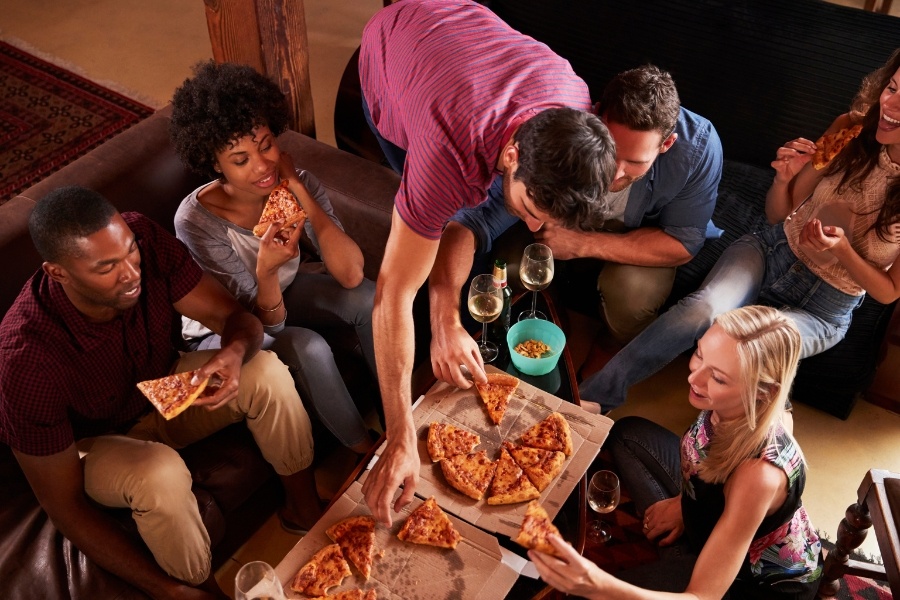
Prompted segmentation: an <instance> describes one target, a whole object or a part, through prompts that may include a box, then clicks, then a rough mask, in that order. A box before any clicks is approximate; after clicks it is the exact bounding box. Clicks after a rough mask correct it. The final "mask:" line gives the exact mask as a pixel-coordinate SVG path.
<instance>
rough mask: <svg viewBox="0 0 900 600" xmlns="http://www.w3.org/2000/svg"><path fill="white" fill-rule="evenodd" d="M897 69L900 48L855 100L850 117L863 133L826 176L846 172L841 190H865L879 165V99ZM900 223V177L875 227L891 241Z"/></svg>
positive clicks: (891, 186)
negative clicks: (893, 226) (877, 135)
mask: <svg viewBox="0 0 900 600" xmlns="http://www.w3.org/2000/svg"><path fill="white" fill-rule="evenodd" d="M897 69H900V48H898V49H897V50H894V53H893V54H891V57H890V58H889V59H888V60H887V62H886V63H885V64H884V66H882V67H881V68H880V69H877V70H875V71H873V72H872V73H870V74H869V75H867V76H866V77H865V79H863V82H862V85H861V86H860V88H859V91H858V92H857V93H856V97H854V98H853V102H852V103H851V105H850V118H851V120H853V121H854V122H858V123H862V126H863V127H862V131H861V132H860V134H859V135H858V136H857V137H856V138H854V139H853V140H851V141H850V143H849V144H847V147H846V148H845V149H844V151H843V152H841V153H840V154H838V155H837V156H836V157H835V158H834V160H833V161H831V163H830V164H829V165H828V166H827V167H826V168H825V175H833V174H835V173H841V172H843V175H842V177H841V182H840V184H839V186H838V189H846V188H847V187H850V188H851V189H854V190H860V189H862V183H863V181H865V179H866V177H868V176H869V173H871V172H872V169H874V168H875V166H876V165H877V164H878V155H879V154H880V153H881V148H882V145H881V144H879V143H878V140H876V139H875V132H876V130H877V129H878V121H879V120H880V119H881V104H880V102H879V98H880V97H881V92H883V91H884V88H886V87H887V86H888V83H889V82H890V80H891V77H893V76H894V73H896V72H897ZM898 221H900V177H893V178H891V179H890V181H889V182H888V187H887V190H886V193H885V197H884V204H882V205H881V209H880V210H879V211H878V216H877V217H876V218H875V222H874V223H873V224H872V228H873V229H875V231H876V232H877V233H878V237H880V238H881V239H882V240H884V241H888V233H889V231H888V230H889V228H890V226H891V225H893V224H894V223H896V222H898Z"/></svg>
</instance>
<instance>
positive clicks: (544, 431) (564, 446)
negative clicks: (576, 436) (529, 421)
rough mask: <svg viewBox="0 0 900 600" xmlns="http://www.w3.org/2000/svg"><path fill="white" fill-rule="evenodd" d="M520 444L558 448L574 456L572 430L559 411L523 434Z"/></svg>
mask: <svg viewBox="0 0 900 600" xmlns="http://www.w3.org/2000/svg"><path fill="white" fill-rule="evenodd" d="M519 444H521V445H522V446H530V447H532V448H543V449H544V450H557V451H559V452H562V453H563V454H565V455H566V456H572V430H571V429H569V422H568V421H566V418H565V417H564V416H562V414H560V413H558V412H554V413H550V415H549V416H547V418H546V419H544V420H543V421H541V422H540V423H537V424H536V425H535V426H534V427H532V428H531V429H529V430H528V431H526V432H525V433H523V434H522V437H520V438H519Z"/></svg>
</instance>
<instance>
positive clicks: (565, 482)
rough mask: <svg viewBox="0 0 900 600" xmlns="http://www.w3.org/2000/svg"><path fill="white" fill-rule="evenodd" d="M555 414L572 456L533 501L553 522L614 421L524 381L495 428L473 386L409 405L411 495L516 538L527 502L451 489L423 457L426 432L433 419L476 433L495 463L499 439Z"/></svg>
mask: <svg viewBox="0 0 900 600" xmlns="http://www.w3.org/2000/svg"><path fill="white" fill-rule="evenodd" d="M487 370H488V371H489V372H492V371H493V372H502V371H500V370H499V369H496V368H495V367H493V366H491V365H487ZM554 411H555V412H559V413H561V414H562V415H563V416H564V417H565V418H566V421H567V422H568V423H569V428H570V429H571V432H572V442H573V452H572V456H568V457H566V461H565V463H564V465H563V470H562V473H560V475H559V476H558V477H557V478H556V479H554V480H553V483H551V484H550V485H549V486H548V487H547V488H546V489H545V490H544V491H543V492H541V497H540V498H539V500H538V501H539V502H540V503H541V505H542V506H543V507H544V509H545V510H546V511H547V513H548V514H549V515H550V518H551V519H553V518H555V517H556V515H557V514H558V513H559V511H560V509H561V508H562V506H563V504H564V503H565V501H566V499H567V498H568V497H569V495H570V494H571V493H572V491H573V490H574V489H575V487H576V486H577V485H578V482H579V481H580V480H581V478H582V477H583V476H584V474H585V473H586V472H587V470H588V468H589V467H590V465H591V462H593V460H594V459H595V458H596V456H597V454H598V453H599V452H600V447H601V445H602V444H603V442H604V440H606V436H607V435H608V434H609V429H610V427H612V424H613V422H612V420H611V419H609V418H607V417H604V416H601V415H595V414H592V413H589V412H587V411H585V410H583V409H582V408H581V407H579V406H576V405H575V404H573V403H571V402H567V401H565V400H563V399H561V398H558V397H556V396H553V395H551V394H548V393H546V392H544V391H542V390H540V389H538V388H536V387H534V386H532V385H530V384H528V383H526V382H524V381H520V383H519V387H518V388H517V389H516V392H515V394H514V395H513V397H512V399H511V400H510V403H509V408H508V409H507V411H506V414H505V415H504V417H503V420H502V421H501V423H500V425H499V426H498V425H494V423H493V421H491V419H490V417H489V416H488V413H487V410H486V409H485V406H484V402H483V401H482V400H481V398H480V397H479V396H478V392H477V390H476V389H475V388H474V386H473V387H472V388H470V389H468V390H463V389H459V388H457V387H456V386H453V385H450V384H447V383H444V382H437V383H435V385H434V386H432V388H431V389H430V390H429V391H428V393H426V394H425V395H424V396H423V397H422V398H420V399H419V400H418V401H417V402H416V404H415V405H414V406H413V419H414V422H415V425H416V431H417V435H418V440H419V459H420V461H421V467H420V470H419V485H418V487H417V488H416V495H417V496H419V497H422V498H428V497H429V496H434V497H435V500H437V502H438V504H439V505H440V507H441V508H443V509H444V510H445V511H446V512H448V513H451V514H453V515H456V516H458V517H459V518H461V519H463V520H465V521H466V522H468V523H471V524H473V525H476V526H478V527H480V528H481V529H484V530H485V531H489V532H492V533H497V534H501V535H505V536H509V537H515V535H516V534H517V533H518V531H519V526H520V525H521V524H522V519H523V518H524V517H525V507H526V505H527V504H528V503H527V502H522V503H519V504H504V505H498V506H492V505H490V504H488V503H487V500H486V496H487V494H485V498H482V499H481V500H477V501H476V500H472V499H471V498H469V497H468V496H466V495H464V494H462V493H461V492H459V491H457V490H456V489H454V488H453V487H451V486H450V485H449V484H448V483H447V481H446V480H445V479H444V474H443V472H442V471H441V466H440V464H439V463H432V462H431V458H430V457H429V456H428V449H427V440H428V428H429V426H430V425H431V423H432V422H433V421H437V422H440V423H450V424H451V425H454V426H456V427H460V428H462V429H466V430H468V431H471V432H473V433H477V434H478V435H479V436H480V437H481V443H480V444H479V445H478V446H477V447H476V448H475V450H476V451H478V450H486V451H487V454H488V457H489V458H490V459H491V460H496V459H497V458H499V457H500V447H501V444H502V442H503V441H504V440H508V441H510V442H516V441H517V440H518V439H519V436H521V435H522V433H524V432H525V431H526V430H528V429H529V428H531V427H532V426H533V425H535V424H536V423H538V422H540V421H543V420H544V418H546V417H547V415H549V414H550V413H552V412H554ZM383 447H384V446H383V445H382V448H379V449H378V451H377V452H376V455H380V453H381V451H382V449H383ZM369 468H371V465H369ZM368 474H369V471H366V473H365V474H363V476H362V477H361V479H360V480H361V481H365V477H367V476H368ZM488 493H490V490H489V491H488ZM397 495H399V492H398V494H397Z"/></svg>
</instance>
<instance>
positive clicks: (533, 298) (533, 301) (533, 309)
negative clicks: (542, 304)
mask: <svg viewBox="0 0 900 600" xmlns="http://www.w3.org/2000/svg"><path fill="white" fill-rule="evenodd" d="M536 313H537V292H536V291H535V292H531V316H532V317H534V316H536Z"/></svg>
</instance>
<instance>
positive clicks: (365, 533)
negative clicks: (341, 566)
mask: <svg viewBox="0 0 900 600" xmlns="http://www.w3.org/2000/svg"><path fill="white" fill-rule="evenodd" d="M325 533H326V534H328V537H330V538H331V541H333V542H336V543H337V544H338V545H339V546H340V547H341V552H343V553H344V558H346V559H347V560H348V561H350V562H351V563H353V566H355V567H356V568H357V569H359V572H360V573H362V576H363V577H365V578H366V579H368V578H369V575H371V574H372V552H373V550H374V549H375V519H374V518H373V517H370V516H366V515H361V516H357V517H348V518H346V519H344V520H342V521H338V522H337V523H335V524H334V525H332V526H331V527H329V528H328V529H326V530H325Z"/></svg>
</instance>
